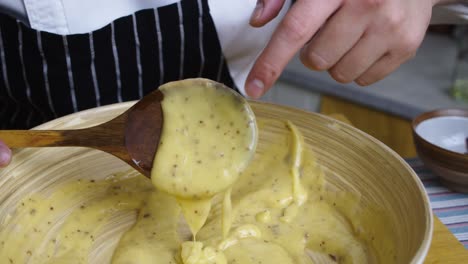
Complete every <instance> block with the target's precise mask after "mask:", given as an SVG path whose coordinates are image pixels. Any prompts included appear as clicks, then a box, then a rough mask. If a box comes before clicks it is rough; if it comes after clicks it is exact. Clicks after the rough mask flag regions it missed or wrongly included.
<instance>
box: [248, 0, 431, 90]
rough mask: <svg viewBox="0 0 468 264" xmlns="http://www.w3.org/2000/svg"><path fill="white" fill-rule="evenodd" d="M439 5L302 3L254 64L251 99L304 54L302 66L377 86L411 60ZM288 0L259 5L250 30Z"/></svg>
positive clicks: (426, 1) (381, 0)
mask: <svg viewBox="0 0 468 264" xmlns="http://www.w3.org/2000/svg"><path fill="white" fill-rule="evenodd" d="M438 1H439V0H297V1H296V3H295V4H293V5H292V7H291V8H290V10H289V11H288V12H287V14H286V15H285V17H284V18H283V20H282V21H281V23H280V24H279V26H278V27H277V29H276V31H275V32H274V34H273V36H272V38H271V40H270V42H269V43H268V44H267V46H266V47H265V49H264V51H263V52H262V53H261V54H260V56H259V57H258V59H257V61H256V62H255V64H254V66H253V68H252V70H251V72H250V74H249V76H248V77H247V81H246V91H247V94H248V95H249V96H251V97H253V98H258V97H260V96H262V95H263V94H264V93H265V92H266V91H268V89H270V87H271V86H272V85H273V84H274V82H275V81H276V80H277V79H278V77H279V75H280V74H281V72H282V71H283V70H284V68H285V67H286V65H287V63H288V62H289V61H290V60H291V59H292V57H293V56H294V54H296V52H297V51H299V50H301V49H302V50H301V52H300V58H301V61H302V63H303V64H304V65H305V66H307V67H308V68H310V69H313V70H319V71H324V70H327V71H328V72H329V73H330V75H331V76H332V77H333V78H334V79H335V80H336V81H338V82H341V83H348V82H352V81H355V82H356V83H357V84H359V85H363V86H364V85H369V84H372V83H375V82H377V81H379V80H381V79H383V78H384V77H385V76H387V75H388V74H390V73H391V72H392V71H394V70H395V69H397V68H398V67H399V66H400V65H401V64H402V63H404V62H405V61H407V60H408V59H410V58H412V57H413V56H414V55H415V54H416V50H417V49H418V47H419V46H420V44H421V42H422V40H423V38H424V35H425V32H426V30H427V27H428V26H429V22H430V18H431V14H432V6H433V5H435V4H437V2H438ZM284 2H285V0H258V3H257V7H256V9H255V11H254V13H253V14H252V18H251V21H250V24H251V25H252V26H256V27H261V26H263V25H265V24H266V23H268V22H269V21H270V20H272V19H273V18H274V17H276V16H277V14H278V13H279V11H280V10H281V8H282V6H283V4H284Z"/></svg>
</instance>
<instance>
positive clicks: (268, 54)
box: [245, 0, 341, 98]
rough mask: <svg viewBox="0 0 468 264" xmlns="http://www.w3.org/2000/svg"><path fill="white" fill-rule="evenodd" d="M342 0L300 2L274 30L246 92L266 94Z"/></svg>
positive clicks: (252, 94)
mask: <svg viewBox="0 0 468 264" xmlns="http://www.w3.org/2000/svg"><path fill="white" fill-rule="evenodd" d="M340 1H341V0H327V1H321V0H302V1H297V2H296V3H295V4H294V5H293V6H292V7H291V9H290V10H289V12H288V13H287V14H286V16H285V17H284V19H283V20H282V21H281V23H280V24H279V26H278V28H277V29H276V30H275V32H274V33H273V36H272V38H271V40H270V42H268V44H267V46H266V47H265V49H264V50H263V52H262V53H261V54H260V56H259V57H258V59H257V61H256V62H255V63H254V65H253V68H252V70H251V71H250V74H249V75H248V77H247V81H246V87H245V88H246V92H247V94H248V95H249V96H251V97H253V98H259V97H260V96H262V95H263V94H264V93H265V92H266V91H267V90H268V89H269V88H270V87H271V86H272V85H273V83H274V82H275V81H276V80H277V79H278V77H279V75H280V73H281V72H282V71H283V69H284V67H286V65H287V63H288V62H289V61H290V60H291V58H292V57H293V56H294V54H295V53H296V52H297V51H298V50H299V49H300V48H301V47H302V46H303V45H304V44H305V43H306V42H307V41H308V40H309V39H310V38H311V37H312V36H313V35H314V34H315V32H317V30H318V29H319V28H320V26H321V25H322V24H323V23H324V21H325V20H326V19H327V18H328V17H329V16H330V14H332V13H333V12H334V11H335V10H336V9H337V8H338V6H339V3H340Z"/></svg>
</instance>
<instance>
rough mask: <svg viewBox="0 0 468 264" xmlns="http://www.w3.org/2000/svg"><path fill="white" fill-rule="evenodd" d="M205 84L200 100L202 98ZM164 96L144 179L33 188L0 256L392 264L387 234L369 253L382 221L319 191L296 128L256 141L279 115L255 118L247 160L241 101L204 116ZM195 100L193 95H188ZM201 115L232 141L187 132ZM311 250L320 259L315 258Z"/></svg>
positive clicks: (7, 226)
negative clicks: (238, 113)
mask: <svg viewBox="0 0 468 264" xmlns="http://www.w3.org/2000/svg"><path fill="white" fill-rule="evenodd" d="M199 88H203V87H199ZM205 88H206V87H205ZM210 89H211V88H209V87H208V88H207V89H206V90H205V91H204V92H203V96H208V97H209V96H210V95H209V93H210ZM194 90H197V89H194ZM198 90H200V89H198ZM172 92H174V95H171V94H170V93H172ZM185 93H186V91H184V94H185ZM164 94H165V100H166V99H168V98H169V99H170V98H174V100H173V101H170V100H168V101H167V102H168V104H166V103H164V104H163V109H164V113H165V120H169V118H174V120H175V121H174V122H171V125H168V126H166V122H165V123H164V124H165V126H166V127H165V128H164V129H166V130H167V131H172V133H169V134H166V135H169V136H167V137H166V136H164V135H163V137H162V145H160V146H159V149H158V154H157V156H156V157H155V164H154V165H155V166H154V171H153V179H152V182H151V181H150V180H148V179H147V178H145V177H143V176H141V175H137V174H136V173H124V174H122V175H115V176H114V177H111V178H109V179H107V180H101V181H90V180H86V181H84V180H75V181H73V182H69V183H67V184H65V185H62V186H60V188H58V189H56V190H54V191H53V192H52V194H32V195H31V197H27V198H25V199H23V200H22V201H21V202H20V203H19V204H18V206H17V209H16V211H15V212H14V213H12V214H11V215H10V217H9V218H8V219H7V220H6V221H4V222H3V223H0V263H28V261H29V263H119V264H129V263H138V264H144V263H162V264H168V263H172V264H227V263H229V264H239V263H240V264H259V263H269V264H274V263H278V264H302V263H357V264H365V263H394V262H393V254H394V252H393V245H392V243H391V239H390V238H389V239H388V240H385V238H384V237H383V236H382V237H380V238H379V239H380V240H381V242H379V243H383V244H385V245H387V252H384V253H382V252H377V251H375V250H374V241H373V240H374V239H373V238H372V239H371V238H370V236H371V235H372V234H373V233H368V232H366V228H369V230H375V233H378V232H380V233H382V234H385V229H384V228H385V225H384V224H383V223H384V222H383V220H382V221H380V220H381V219H378V220H379V221H375V222H374V221H371V220H372V219H371V218H363V219H361V218H360V215H362V216H365V217H368V215H369V214H366V213H365V211H363V212H362V213H361V214H359V215H358V214H356V215H353V217H354V218H353V219H350V218H349V217H347V216H346V215H350V214H352V213H353V212H351V213H350V212H348V211H346V210H347V209H346V208H356V207H358V206H357V205H358V201H357V199H356V198H355V197H353V196H349V195H348V196H346V199H335V198H336V195H335V194H333V193H328V192H327V190H326V188H325V186H326V182H325V181H324V178H323V172H322V170H321V168H320V166H319V165H317V163H316V161H315V159H314V157H313V155H312V154H311V153H310V152H309V151H308V150H307V149H306V148H304V147H305V144H304V141H303V139H302V136H301V134H300V131H299V130H298V129H297V128H296V127H295V126H294V125H293V124H292V123H290V122H286V123H285V124H284V125H285V127H286V129H285V130H284V132H282V133H277V135H276V136H275V137H274V138H273V139H272V140H270V141H262V129H261V128H262V126H263V124H268V123H269V122H273V123H274V122H276V123H278V122H281V121H278V120H271V121H270V120H261V122H260V121H259V128H260V129H259V131H260V135H259V136H260V140H259V146H258V147H257V151H256V154H255V156H254V157H253V159H252V160H251V162H250V164H249V161H250V158H251V157H249V156H248V155H249V154H248V153H249V152H248V151H247V148H251V149H252V148H255V143H254V142H252V141H255V137H256V136H257V135H256V134H252V136H251V137H250V138H249V136H246V135H245V134H244V135H239V134H237V133H236V130H237V129H239V132H240V133H245V130H246V126H249V128H253V126H255V125H256V124H253V123H252V122H251V121H252V119H247V120H243V119H242V120H241V119H235V118H236V117H233V116H232V115H231V114H232V113H230V112H229V110H230V109H232V108H231V106H232V107H239V105H238V102H235V101H231V102H229V100H231V99H226V100H227V101H228V102H227V104H229V103H232V104H231V106H226V112H225V113H222V112H216V113H211V112H210V107H208V105H209V104H208V103H207V104H204V105H199V106H197V107H199V108H196V109H200V110H199V111H200V112H199V111H198V110H197V111H193V109H195V108H194V107H195V106H193V105H190V103H189V102H190V99H189V100H188V101H186V100H185V98H184V97H183V96H179V95H178V94H177V92H176V90H175V87H172V88H171V87H169V88H167V90H165V91H164ZM196 96H201V95H200V94H197V93H196V92H195V91H194V92H193V94H190V98H192V99H193V98H195V97H196ZM213 96H214V93H213ZM226 98H230V97H226ZM210 100H212V99H210ZM193 101H195V100H193ZM165 102H166V101H165ZM218 102H222V99H219V101H218ZM224 103H226V102H223V104H224ZM181 104H183V105H184V106H181ZM168 108H170V109H171V110H170V113H171V114H170V115H171V116H166V112H169V111H166V109H168ZM190 109H192V111H190ZM211 110H212V109H211ZM192 112H199V113H192ZM198 114H200V115H198ZM211 114H213V118H211V117H210V116H211ZM182 115H184V116H185V118H186V119H185V121H184V119H182ZM223 115H227V117H228V118H226V119H223ZM177 116H179V117H180V118H176V117H177ZM189 116H191V117H190V118H189ZM245 116H249V115H245ZM202 118H203V120H202ZM230 118H232V119H234V121H235V122H234V121H233V125H232V126H231V125H230V121H231V119H230ZM171 120H172V119H171ZM200 121H203V125H202V128H203V127H211V128H213V126H214V128H215V129H216V126H217V125H218V124H219V125H220V127H223V129H221V131H223V134H221V135H222V136H224V133H226V131H229V133H228V134H229V135H230V136H227V135H226V136H227V137H226V138H225V140H224V142H223V144H221V145H219V144H218V143H219V142H218V141H213V139H214V138H215V135H213V134H209V133H210V132H209V131H208V130H203V131H204V132H203V133H198V134H196V137H197V138H198V142H196V141H195V140H193V136H191V137H189V136H187V137H184V136H186V135H188V133H189V132H190V133H191V131H192V130H193V131H195V132H196V131H198V129H200V125H201V123H200ZM254 123H255V122H254ZM242 126H243V128H242ZM178 129H181V130H180V131H179V130H178ZM241 129H242V131H243V132H241ZM174 131H175V132H174ZM207 131H208V132H207ZM215 133H216V132H215ZM163 134H164V133H163ZM170 135H174V136H173V137H171V136H170ZM175 135H178V136H179V138H178V139H177V136H175ZM180 135H183V136H180ZM236 135H239V137H236ZM218 136H220V135H219V134H218V135H216V137H218ZM232 136H234V137H232ZM233 147H236V149H233ZM239 148H243V151H239ZM220 153H223V154H224V158H223V157H221V156H220ZM176 155H177V156H176ZM227 157H229V159H226V158H227ZM198 160H202V164H199V163H198V162H197V161H198ZM247 164H249V165H248V166H247ZM174 165H177V166H176V167H174ZM220 168H224V169H223V170H222V171H221V174H220ZM173 173H175V174H176V176H175V177H173V175H172V174H173ZM220 175H221V177H219V176H220ZM153 184H154V185H156V187H157V188H154V186H153ZM83 197H86V199H85V200H86V202H83ZM338 201H340V203H339V204H337V202H338ZM342 208H345V209H342ZM345 212H346V215H345V214H344V213H345ZM374 220H375V219H374ZM362 223H365V224H366V225H367V226H365V227H364V228H362V226H359V225H360V224H362ZM358 229H359V230H361V231H360V232H359V233H357V231H356V230H358ZM195 236H196V239H195ZM382 241H383V242H382ZM389 241H390V242H389ZM310 252H312V255H314V254H318V255H320V256H325V259H326V261H325V262H314V261H313V260H312V259H313V257H314V256H312V259H311V257H310V256H309V254H310Z"/></svg>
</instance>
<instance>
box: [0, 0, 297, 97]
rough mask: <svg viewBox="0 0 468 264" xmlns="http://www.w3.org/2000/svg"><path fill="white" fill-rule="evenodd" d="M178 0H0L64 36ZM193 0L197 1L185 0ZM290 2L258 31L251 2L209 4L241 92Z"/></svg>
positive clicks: (1, 4) (40, 27) (28, 19)
mask: <svg viewBox="0 0 468 264" xmlns="http://www.w3.org/2000/svg"><path fill="white" fill-rule="evenodd" d="M178 1H180V0H0V11H1V10H3V12H7V13H9V14H10V15H13V16H15V17H16V18H18V19H20V20H22V21H23V22H25V23H26V24H29V25H30V26H31V27H32V28H33V29H36V30H41V31H47V32H51V33H56V34H61V35H67V34H76V33H86V32H90V31H94V30H96V29H99V28H101V27H103V26H105V25H107V24H109V23H110V22H112V21H113V20H115V19H117V18H120V17H123V16H126V15H130V14H132V13H134V12H136V11H139V10H142V9H147V8H156V7H161V6H165V5H169V4H172V3H176V2H178ZM190 1H197V0H190ZM290 3H291V0H287V1H286V3H285V5H284V7H283V10H282V11H281V13H280V14H279V15H278V17H277V18H276V19H274V20H273V21H272V22H270V23H268V24H267V25H266V26H264V27H262V28H253V27H251V26H250V25H249V19H250V16H251V14H252V12H253V10H254V8H255V5H256V0H208V4H209V7H210V13H211V16H212V18H213V21H214V24H215V27H216V31H217V33H218V38H219V41H220V44H221V48H222V50H223V54H224V56H225V59H226V62H227V64H228V67H229V71H230V73H231V77H232V78H233V80H234V82H235V84H236V86H237V87H238V88H239V90H240V91H241V92H242V93H243V94H244V95H246V93H245V90H244V85H245V80H246V78H247V74H248V73H249V71H250V69H251V68H252V66H253V62H254V59H255V58H256V57H257V56H258V55H259V53H260V52H261V51H262V50H263V48H264V46H265V44H266V43H267V41H268V40H269V39H270V37H271V35H272V33H273V31H274V29H275V28H276V26H277V24H278V22H279V21H280V20H281V18H282V17H283V16H284V14H285V13H286V11H287V8H288V7H289V5H290Z"/></svg>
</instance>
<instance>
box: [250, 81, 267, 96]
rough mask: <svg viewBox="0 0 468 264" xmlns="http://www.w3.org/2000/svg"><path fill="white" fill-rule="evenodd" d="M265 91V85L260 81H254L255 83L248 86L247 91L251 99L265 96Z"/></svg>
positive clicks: (252, 82)
mask: <svg viewBox="0 0 468 264" xmlns="http://www.w3.org/2000/svg"><path fill="white" fill-rule="evenodd" d="M264 89H265V84H263V82H262V81H260V80H259V79H254V80H253V81H251V82H249V83H248V84H247V91H248V94H249V96H250V97H252V98H255V99H257V98H259V97H260V96H262V94H263V90H264Z"/></svg>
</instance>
